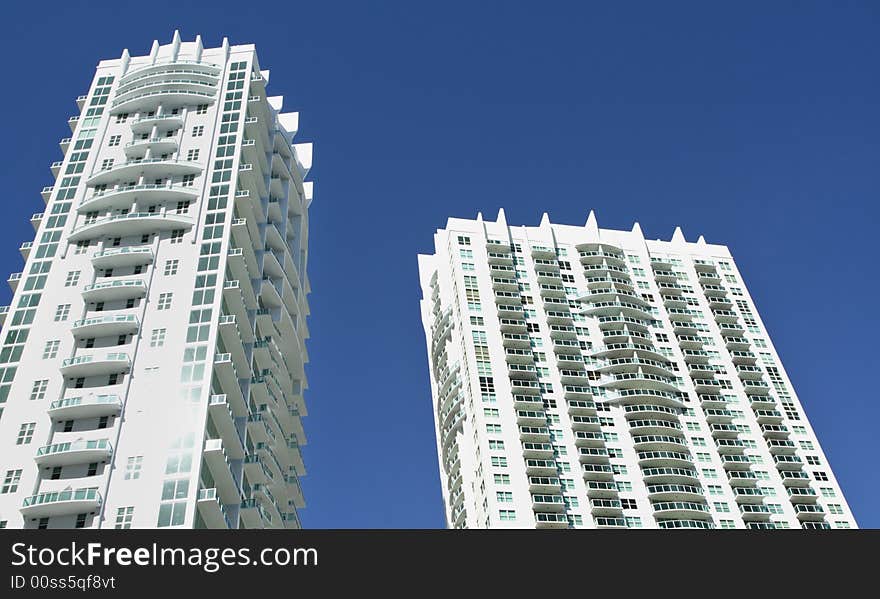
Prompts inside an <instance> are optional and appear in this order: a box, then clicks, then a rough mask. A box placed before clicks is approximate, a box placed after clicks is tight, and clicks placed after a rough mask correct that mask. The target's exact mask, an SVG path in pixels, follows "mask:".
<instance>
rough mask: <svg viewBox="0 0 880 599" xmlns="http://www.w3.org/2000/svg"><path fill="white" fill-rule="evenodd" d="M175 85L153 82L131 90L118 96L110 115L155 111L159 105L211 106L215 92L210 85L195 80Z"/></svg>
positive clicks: (182, 81) (167, 82) (181, 81)
mask: <svg viewBox="0 0 880 599" xmlns="http://www.w3.org/2000/svg"><path fill="white" fill-rule="evenodd" d="M179 81H180V83H179V84H176V85H172V84H170V81H166V82H154V83H152V84H147V85H145V86H143V87H141V88H139V89H136V90H134V89H132V90H129V91H128V92H126V94H125V95H124V96H121V97H120V96H118V95H117V98H116V99H115V100H114V101H113V104H112V105H111V111H112V114H119V113H121V112H146V111H155V110H156V109H157V108H158V107H159V105H161V104H164V105H168V106H174V105H196V104H213V102H214V100H215V99H216V96H217V91H216V89H215V88H213V87H212V86H210V85H207V84H205V83H203V82H197V81H195V80H179Z"/></svg>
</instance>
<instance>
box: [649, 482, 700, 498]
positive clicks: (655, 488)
mask: <svg viewBox="0 0 880 599" xmlns="http://www.w3.org/2000/svg"><path fill="white" fill-rule="evenodd" d="M647 490H648V497H649V498H650V499H651V500H652V501H680V500H691V501H703V500H704V499H703V489H702V488H701V487H698V486H696V485H682V484H665V485H648V486H647Z"/></svg>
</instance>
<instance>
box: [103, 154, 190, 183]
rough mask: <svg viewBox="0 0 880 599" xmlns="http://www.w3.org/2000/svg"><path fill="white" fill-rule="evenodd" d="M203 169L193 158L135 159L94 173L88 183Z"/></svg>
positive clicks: (146, 177) (153, 177) (169, 175)
mask: <svg viewBox="0 0 880 599" xmlns="http://www.w3.org/2000/svg"><path fill="white" fill-rule="evenodd" d="M203 169H204V167H202V165H201V164H198V163H196V162H193V161H191V160H180V159H177V158H147V159H143V160H140V159H133V160H127V161H126V162H121V163H119V164H116V165H114V166H111V167H110V168H108V169H104V170H101V171H98V172H96V173H94V174H93V175H92V176H91V177H89V178H88V180H87V181H86V183H87V184H88V185H89V186H91V187H94V186H95V185H100V184H102V183H106V184H109V183H113V182H114V181H132V180H136V179H138V178H139V177H141V176H142V177H144V179H145V180H151V179H155V178H166V177H182V176H184V175H198V174H200V173H201V172H202V170H203Z"/></svg>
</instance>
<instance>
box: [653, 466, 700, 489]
mask: <svg viewBox="0 0 880 599" xmlns="http://www.w3.org/2000/svg"><path fill="white" fill-rule="evenodd" d="M642 478H644V479H645V483H646V484H649V485H657V484H663V483H682V484H691V485H699V484H700V479H699V475H698V474H697V471H696V470H694V469H693V468H673V467H658V468H642Z"/></svg>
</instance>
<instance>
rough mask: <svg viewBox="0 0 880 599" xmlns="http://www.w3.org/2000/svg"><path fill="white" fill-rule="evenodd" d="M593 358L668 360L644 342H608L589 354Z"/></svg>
mask: <svg viewBox="0 0 880 599" xmlns="http://www.w3.org/2000/svg"><path fill="white" fill-rule="evenodd" d="M591 356H592V357H594V358H609V359H613V358H624V357H639V358H647V359H648V360H654V361H656V362H668V360H667V358H666V356H664V355H663V354H661V353H660V352H659V351H658V350H657V349H656V348H655V347H653V346H651V345H645V344H644V343H609V344H607V345H605V346H604V347H596V348H594V349H593V353H592V354H591Z"/></svg>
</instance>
